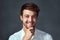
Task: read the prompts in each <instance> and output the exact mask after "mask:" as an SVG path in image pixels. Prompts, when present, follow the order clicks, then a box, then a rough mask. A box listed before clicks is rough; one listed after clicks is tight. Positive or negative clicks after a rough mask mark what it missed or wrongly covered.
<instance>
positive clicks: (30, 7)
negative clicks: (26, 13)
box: [21, 2, 40, 16]
mask: <svg viewBox="0 0 60 40" xmlns="http://www.w3.org/2000/svg"><path fill="white" fill-rule="evenodd" d="M24 9H27V10H31V11H34V12H36V13H37V16H38V12H39V11H40V9H39V7H38V6H37V5H36V4H34V3H32V2H30V3H25V4H24V5H23V6H22V7H21V15H22V14H23V10H24Z"/></svg>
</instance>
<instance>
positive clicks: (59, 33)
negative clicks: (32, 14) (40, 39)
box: [0, 0, 60, 40]
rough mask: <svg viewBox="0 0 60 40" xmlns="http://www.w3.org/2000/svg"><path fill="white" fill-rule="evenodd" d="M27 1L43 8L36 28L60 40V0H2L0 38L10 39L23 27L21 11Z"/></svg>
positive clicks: (0, 6) (0, 39)
mask: <svg viewBox="0 0 60 40" xmlns="http://www.w3.org/2000/svg"><path fill="white" fill-rule="evenodd" d="M26 2H34V3H36V4H37V5H38V6H39V8H40V9H41V11H40V13H39V17H38V22H37V25H36V26H37V27H36V28H38V29H40V30H43V31H45V32H47V33H49V34H51V35H52V37H53V39H54V40H60V0H0V40H8V38H9V36H10V35H11V34H13V33H15V32H17V31H19V30H20V29H21V28H22V23H21V20H20V19H19V13H20V12H19V11H20V8H21V6H22V5H23V4H24V3H26Z"/></svg>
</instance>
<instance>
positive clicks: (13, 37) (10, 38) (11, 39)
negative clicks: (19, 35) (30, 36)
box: [8, 35, 17, 40]
mask: <svg viewBox="0 0 60 40" xmlns="http://www.w3.org/2000/svg"><path fill="white" fill-rule="evenodd" d="M8 40H17V39H16V37H15V36H14V35H11V36H10V37H9V39H8Z"/></svg>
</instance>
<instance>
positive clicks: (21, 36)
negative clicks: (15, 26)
mask: <svg viewBox="0 0 60 40" xmlns="http://www.w3.org/2000/svg"><path fill="white" fill-rule="evenodd" d="M39 11H40V9H39V8H38V6H37V5H36V4H34V3H26V4H24V5H23V6H22V8H21V15H20V19H21V21H22V23H23V28H22V30H20V31H18V32H16V33H14V34H13V35H11V36H10V37H9V40H52V37H51V35H50V34H48V33H46V32H43V31H40V30H38V29H36V28H35V25H36V22H37V18H38V13H39Z"/></svg>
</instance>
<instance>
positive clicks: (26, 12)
mask: <svg viewBox="0 0 60 40" xmlns="http://www.w3.org/2000/svg"><path fill="white" fill-rule="evenodd" d="M36 14H37V13H36V12H34V11H31V10H26V9H25V10H23V15H36Z"/></svg>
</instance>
